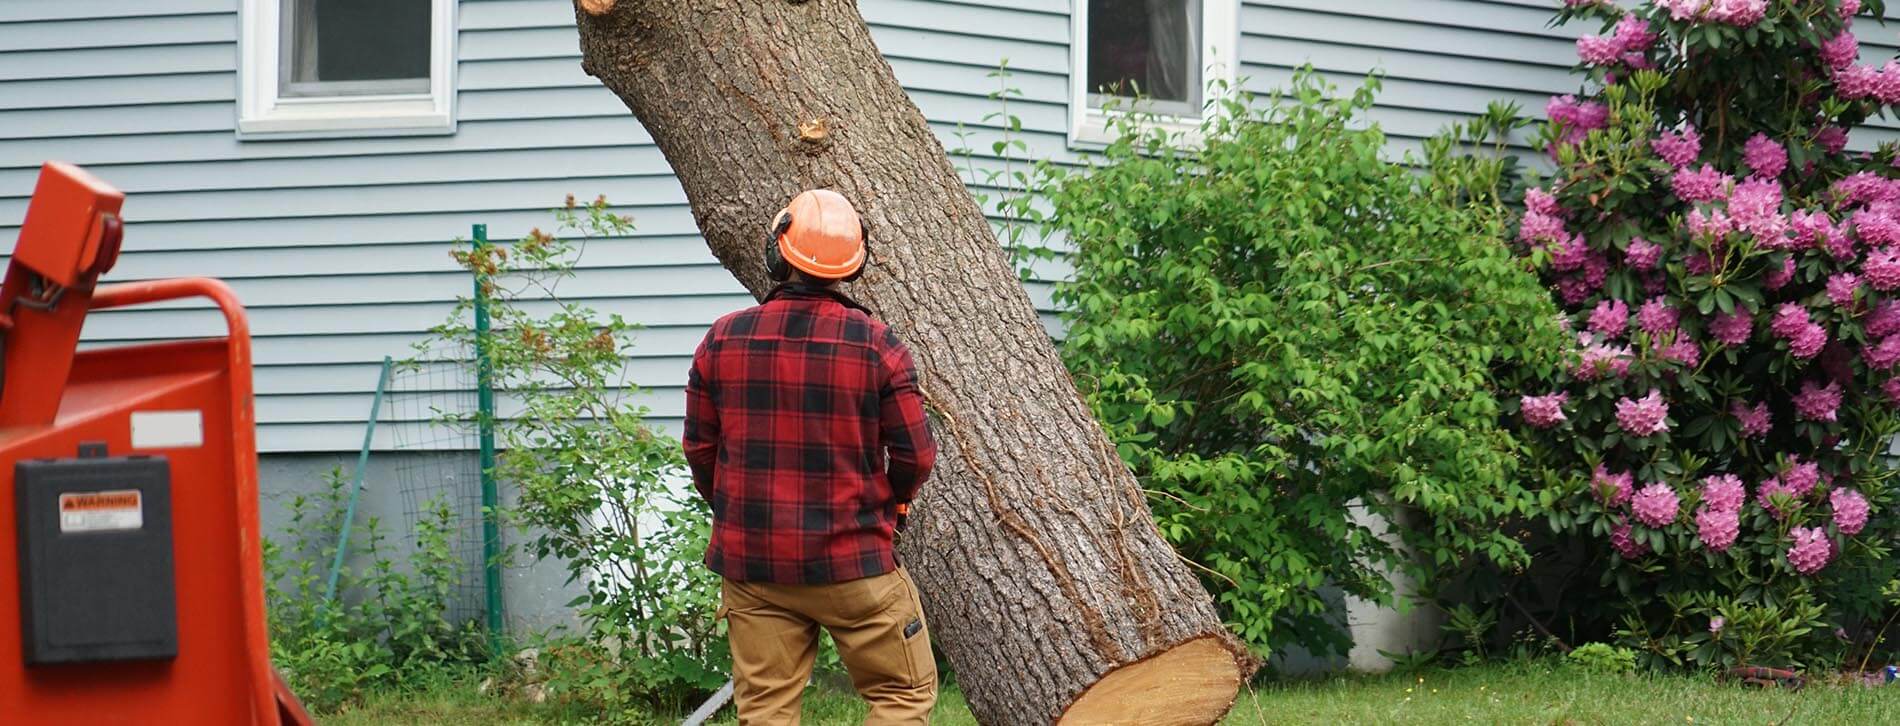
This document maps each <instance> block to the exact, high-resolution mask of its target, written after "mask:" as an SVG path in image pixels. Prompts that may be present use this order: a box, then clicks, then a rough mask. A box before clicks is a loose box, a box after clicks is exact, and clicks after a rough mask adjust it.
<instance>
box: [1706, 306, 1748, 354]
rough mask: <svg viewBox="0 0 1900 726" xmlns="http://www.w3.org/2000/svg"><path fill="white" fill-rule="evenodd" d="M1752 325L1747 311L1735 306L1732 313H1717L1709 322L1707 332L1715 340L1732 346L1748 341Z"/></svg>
mask: <svg viewBox="0 0 1900 726" xmlns="http://www.w3.org/2000/svg"><path fill="white" fill-rule="evenodd" d="M1753 326H1754V322H1753V321H1751V320H1750V319H1749V317H1748V311H1747V310H1746V309H1743V308H1736V309H1735V312H1732V313H1717V314H1716V316H1715V319H1714V320H1712V321H1710V322H1709V334H1710V335H1713V336H1715V341H1716V342H1718V343H1721V344H1723V345H1726V346H1730V347H1734V346H1738V345H1741V344H1743V343H1746V342H1748V335H1749V333H1750V331H1752V330H1753Z"/></svg>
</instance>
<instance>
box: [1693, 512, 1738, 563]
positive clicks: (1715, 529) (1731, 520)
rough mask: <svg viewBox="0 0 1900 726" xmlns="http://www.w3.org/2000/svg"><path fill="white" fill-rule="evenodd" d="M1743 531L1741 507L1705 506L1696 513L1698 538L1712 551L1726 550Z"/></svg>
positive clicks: (1696, 533)
mask: <svg viewBox="0 0 1900 726" xmlns="http://www.w3.org/2000/svg"><path fill="white" fill-rule="evenodd" d="M1741 533H1742V513H1741V511H1740V510H1739V509H1718V508H1715V507H1709V506H1704V507H1702V508H1701V509H1698V510H1696V513H1695V535H1696V539H1699V540H1701V541H1702V546H1704V547H1707V548H1709V551H1710V552H1726V551H1728V548H1729V547H1730V546H1732V545H1734V544H1735V539H1736V538H1737V537H1739V536H1741Z"/></svg>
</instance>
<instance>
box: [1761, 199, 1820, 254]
mask: <svg viewBox="0 0 1900 726" xmlns="http://www.w3.org/2000/svg"><path fill="white" fill-rule="evenodd" d="M1788 228H1789V229H1790V230H1793V232H1794V235H1793V237H1791V238H1789V239H1786V240H1782V241H1764V244H1763V245H1762V246H1764V247H1766V248H1768V249H1771V250H1772V249H1793V250H1798V249H1804V248H1807V247H1813V246H1815V240H1817V239H1825V238H1826V237H1827V235H1828V234H1829V233H1830V232H1831V231H1832V230H1833V229H1834V220H1831V219H1828V216H1827V212H1825V211H1813V212H1810V211H1808V210H1806V209H1797V210H1795V212H1794V214H1792V215H1790V216H1789V218H1788Z"/></svg>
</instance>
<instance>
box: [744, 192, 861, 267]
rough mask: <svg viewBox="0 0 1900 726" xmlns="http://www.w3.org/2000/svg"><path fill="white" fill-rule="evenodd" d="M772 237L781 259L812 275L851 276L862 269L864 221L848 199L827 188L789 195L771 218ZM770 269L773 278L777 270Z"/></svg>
mask: <svg viewBox="0 0 1900 726" xmlns="http://www.w3.org/2000/svg"><path fill="white" fill-rule="evenodd" d="M772 236H773V237H774V238H775V240H776V242H777V244H778V254H779V256H780V257H781V259H783V260H784V261H785V263H786V264H788V265H790V266H791V267H793V268H796V269H797V270H798V271H799V272H803V273H805V274H807V275H810V276H812V277H817V278H823V279H826V280H846V279H852V278H854V277H856V275H857V274H858V273H859V272H860V271H861V270H863V268H864V261H865V258H866V257H867V250H866V248H865V240H864V221H863V220H862V219H860V218H859V217H858V210H856V209H853V208H852V207H851V201H850V200H848V199H845V198H844V195H843V194H839V193H837V192H834V191H831V190H830V189H810V190H806V191H803V192H800V193H799V194H798V196H796V197H792V202H791V203H790V204H787V205H785V208H784V209H781V210H779V213H778V216H777V217H776V218H774V219H773V220H772ZM768 267H770V265H768ZM783 269H784V268H782V267H781V268H779V270H783ZM785 271H786V272H789V270H785ZM773 272H774V273H775V274H774V276H775V277H777V276H778V275H777V274H776V273H777V272H778V270H774V271H773ZM781 279H782V278H781Z"/></svg>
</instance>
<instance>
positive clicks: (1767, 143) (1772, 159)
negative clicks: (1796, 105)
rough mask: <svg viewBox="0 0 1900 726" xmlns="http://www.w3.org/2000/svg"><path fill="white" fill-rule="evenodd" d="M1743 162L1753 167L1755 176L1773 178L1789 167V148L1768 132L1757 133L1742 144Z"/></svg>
mask: <svg viewBox="0 0 1900 726" xmlns="http://www.w3.org/2000/svg"><path fill="white" fill-rule="evenodd" d="M1742 163H1744V164H1747V165H1748V168H1750V169H1753V170H1754V171H1755V176H1758V177H1761V178H1764V179H1773V178H1775V177H1778V176H1781V172H1782V171H1784V170H1786V169H1787V168H1788V150H1787V149H1786V148H1784V147H1782V145H1781V144H1777V143H1775V140H1774V139H1770V138H1768V135H1767V134H1763V133H1757V134H1755V135H1754V136H1751V137H1749V139H1748V143H1745V144H1743V145H1742Z"/></svg>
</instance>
